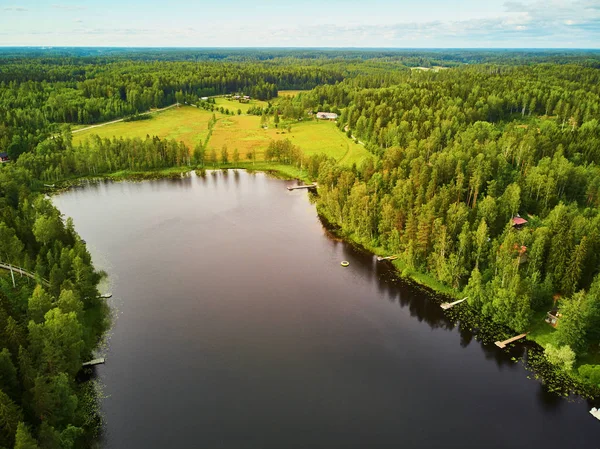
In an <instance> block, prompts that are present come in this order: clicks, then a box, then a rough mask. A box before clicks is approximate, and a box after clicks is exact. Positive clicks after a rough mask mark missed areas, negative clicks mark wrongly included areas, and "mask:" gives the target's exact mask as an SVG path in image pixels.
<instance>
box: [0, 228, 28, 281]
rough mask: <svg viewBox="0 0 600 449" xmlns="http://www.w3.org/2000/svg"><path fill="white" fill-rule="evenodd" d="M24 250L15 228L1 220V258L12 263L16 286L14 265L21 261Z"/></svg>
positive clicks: (11, 272)
mask: <svg viewBox="0 0 600 449" xmlns="http://www.w3.org/2000/svg"><path fill="white" fill-rule="evenodd" d="M22 252H23V243H21V241H20V240H19V239H18V238H17V236H16V234H15V231H14V229H12V228H9V227H8V226H7V225H6V224H5V223H2V222H0V258H1V259H0V260H2V261H3V262H5V263H8V264H9V265H10V274H11V278H12V283H13V287H16V284H15V276H14V273H13V269H12V265H13V264H15V263H19V259H20V257H21V254H22Z"/></svg>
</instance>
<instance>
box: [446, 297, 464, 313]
mask: <svg viewBox="0 0 600 449" xmlns="http://www.w3.org/2000/svg"><path fill="white" fill-rule="evenodd" d="M467 299H468V298H463V299H459V300H458V301H454V302H444V303H442V304H440V307H441V308H442V309H444V310H448V309H450V308H452V307H454V306H455V305H457V304H460V303H461V302H463V301H466V300H467Z"/></svg>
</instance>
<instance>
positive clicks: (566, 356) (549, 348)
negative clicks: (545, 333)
mask: <svg viewBox="0 0 600 449" xmlns="http://www.w3.org/2000/svg"><path fill="white" fill-rule="evenodd" d="M544 354H545V355H546V357H547V358H548V361H549V362H550V363H552V364H553V365H556V366H558V367H559V368H561V369H563V370H565V371H571V370H572V369H573V364H574V363H575V353H574V352H573V350H572V349H571V348H570V347H569V346H567V345H565V346H560V347H556V346H554V345H553V344H551V343H548V344H547V345H546V349H544Z"/></svg>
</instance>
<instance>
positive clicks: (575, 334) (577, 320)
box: [556, 292, 587, 353]
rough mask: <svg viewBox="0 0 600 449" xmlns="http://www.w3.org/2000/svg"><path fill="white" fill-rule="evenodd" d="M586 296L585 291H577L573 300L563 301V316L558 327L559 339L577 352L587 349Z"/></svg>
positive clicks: (561, 309)
mask: <svg viewBox="0 0 600 449" xmlns="http://www.w3.org/2000/svg"><path fill="white" fill-rule="evenodd" d="M586 310H587V309H586V298H585V293H584V292H578V293H575V295H574V296H573V298H572V299H571V300H566V301H562V303H561V307H560V314H561V318H560V321H559V322H558V326H557V327H556V334H557V335H556V337H557V341H558V342H559V343H560V344H561V345H568V346H569V347H571V348H572V349H573V350H574V351H575V352H576V353H579V352H581V351H582V350H583V349H585V344H586V338H585V334H586V326H587V316H586Z"/></svg>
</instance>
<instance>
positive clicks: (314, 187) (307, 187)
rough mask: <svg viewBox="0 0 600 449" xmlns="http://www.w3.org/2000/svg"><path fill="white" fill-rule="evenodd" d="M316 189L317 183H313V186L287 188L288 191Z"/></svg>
mask: <svg viewBox="0 0 600 449" xmlns="http://www.w3.org/2000/svg"><path fill="white" fill-rule="evenodd" d="M316 188H317V183H316V182H315V183H314V184H306V185H302V186H288V188H287V189H288V190H299V189H316Z"/></svg>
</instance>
